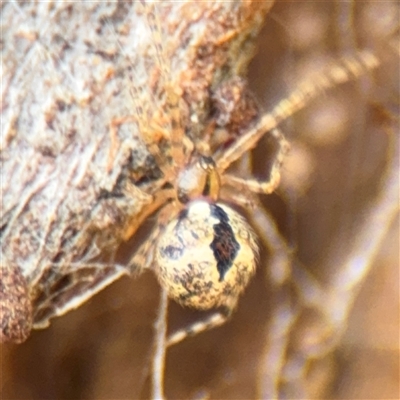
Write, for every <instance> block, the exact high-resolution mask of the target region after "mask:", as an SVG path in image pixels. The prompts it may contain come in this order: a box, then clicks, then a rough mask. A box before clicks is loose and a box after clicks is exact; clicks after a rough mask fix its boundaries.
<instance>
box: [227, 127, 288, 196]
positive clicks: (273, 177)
mask: <svg viewBox="0 0 400 400" xmlns="http://www.w3.org/2000/svg"><path fill="white" fill-rule="evenodd" d="M270 134H271V135H272V136H273V137H274V138H275V139H276V140H277V142H278V145H279V149H278V153H277V155H276V156H275V161H274V162H273V164H272V167H271V173H270V178H269V179H268V181H264V182H263V181H258V180H255V179H243V178H238V177H236V176H233V175H229V174H225V175H223V177H222V182H223V184H224V185H228V186H230V187H232V188H235V189H244V190H248V191H251V192H253V193H264V194H270V193H272V192H273V191H274V190H275V189H276V188H277V187H278V186H279V183H280V180H281V167H282V163H283V159H284V157H285V155H286V154H287V152H288V151H289V148H290V145H289V143H288V141H287V140H286V139H285V137H284V136H283V134H282V132H281V131H280V130H279V129H276V128H275V129H273V130H272V131H271V133H270ZM238 151H240V149H238Z"/></svg>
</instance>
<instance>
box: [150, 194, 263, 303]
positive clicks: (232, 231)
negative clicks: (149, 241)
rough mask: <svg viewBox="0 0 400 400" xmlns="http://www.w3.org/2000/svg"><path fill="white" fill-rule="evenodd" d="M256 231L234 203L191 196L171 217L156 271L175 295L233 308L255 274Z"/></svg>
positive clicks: (181, 300)
mask: <svg viewBox="0 0 400 400" xmlns="http://www.w3.org/2000/svg"><path fill="white" fill-rule="evenodd" d="M257 256H258V246H257V243H256V239H255V234H254V232H253V230H252V229H251V227H250V226H249V225H248V224H247V222H246V221H245V220H244V218H243V217H241V216H240V215H239V214H238V213H237V212H236V211H235V210H233V209H232V208H230V207H228V206H226V205H224V204H221V203H212V202H208V201H206V200H203V199H201V200H195V201H192V202H189V203H188V204H187V206H186V208H185V209H184V210H183V211H181V212H180V214H179V215H178V216H177V218H175V219H173V220H172V221H170V222H169V224H168V225H167V226H166V227H165V229H164V231H163V232H162V234H161V235H160V237H159V240H158V242H157V245H156V249H155V262H156V272H157V276H158V278H159V280H160V282H161V284H162V285H163V286H164V287H165V288H166V289H167V291H168V293H169V296H170V297H171V298H173V299H175V300H176V301H178V302H179V303H181V304H183V305H185V306H189V307H193V308H197V309H203V310H206V309H210V308H214V307H222V306H225V307H228V308H232V307H233V306H234V305H235V304H236V301H237V299H238V297H239V295H240V293H242V292H243V290H244V289H245V287H246V286H247V284H248V283H249V281H250V278H251V277H252V276H253V275H254V272H255V269H256V262H257Z"/></svg>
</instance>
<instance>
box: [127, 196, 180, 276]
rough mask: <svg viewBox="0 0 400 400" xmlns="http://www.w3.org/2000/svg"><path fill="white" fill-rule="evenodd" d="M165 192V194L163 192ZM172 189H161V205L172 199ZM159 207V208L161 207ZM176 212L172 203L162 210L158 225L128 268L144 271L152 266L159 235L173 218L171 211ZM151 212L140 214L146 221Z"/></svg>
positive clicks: (159, 200)
mask: <svg viewBox="0 0 400 400" xmlns="http://www.w3.org/2000/svg"><path fill="white" fill-rule="evenodd" d="M162 192H164V194H162ZM171 192H172V189H171V190H168V191H161V195H160V196H161V197H160V198H159V199H158V205H159V207H161V206H162V205H163V204H165V202H166V201H167V200H168V199H170V198H171V197H170V195H171ZM159 207H158V208H159ZM173 212H174V206H173V205H172V204H170V205H167V206H165V207H164V209H163V210H162V212H161V213H160V215H159V216H158V218H157V225H156V226H155V227H154V229H153V231H152V233H151V234H150V236H149V237H148V238H147V239H146V240H145V241H144V242H143V243H142V244H141V245H140V247H139V249H138V250H137V251H136V252H135V254H134V256H133V257H132V258H131V260H130V261H129V263H128V268H129V269H130V270H131V271H132V272H133V271H142V270H143V269H146V268H151V265H152V262H153V253H154V246H155V245H156V243H157V240H158V237H159V235H160V234H161V232H162V231H163V229H164V226H165V224H166V223H167V221H168V220H169V219H170V218H171V213H173ZM149 215H150V213H146V215H145V216H140V217H141V220H142V221H144V220H145V219H146V218H147V217H148V216H149Z"/></svg>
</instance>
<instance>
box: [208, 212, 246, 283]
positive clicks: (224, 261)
mask: <svg viewBox="0 0 400 400" xmlns="http://www.w3.org/2000/svg"><path fill="white" fill-rule="evenodd" d="M210 209H211V215H212V216H213V217H215V218H218V219H219V223H218V224H215V225H214V226H213V228H214V239H213V241H212V242H211V244H210V247H211V248H212V250H213V252H214V257H215V259H216V260H217V269H218V272H219V280H220V281H222V280H223V279H224V276H225V274H226V273H227V272H228V270H229V268H230V267H231V266H232V264H233V261H234V260H235V258H236V255H237V253H238V251H239V249H240V245H239V243H238V242H237V241H236V238H235V234H234V233H233V230H232V228H231V226H230V224H229V217H228V215H227V213H226V212H225V211H224V209H223V208H221V207H219V206H217V205H216V204H211V205H210Z"/></svg>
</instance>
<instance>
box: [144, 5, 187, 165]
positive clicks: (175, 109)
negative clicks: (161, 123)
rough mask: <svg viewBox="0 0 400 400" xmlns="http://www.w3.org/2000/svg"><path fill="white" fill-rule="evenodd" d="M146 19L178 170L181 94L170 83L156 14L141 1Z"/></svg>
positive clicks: (181, 147) (181, 154) (180, 161)
mask: <svg viewBox="0 0 400 400" xmlns="http://www.w3.org/2000/svg"><path fill="white" fill-rule="evenodd" d="M142 5H143V6H145V7H144V11H145V14H146V18H147V21H148V24H149V27H150V31H151V35H152V41H153V43H154V48H155V52H156V58H157V62H158V66H159V68H160V70H161V77H162V78H163V79H164V82H162V83H163V85H162V86H163V88H164V90H165V95H166V104H165V106H164V109H165V111H164V112H165V114H166V115H168V116H169V119H170V143H171V155H172V159H173V160H174V163H175V169H176V170H179V169H180V167H181V166H182V165H183V164H184V163H185V154H184V145H183V139H184V130H183V128H182V121H181V112H180V106H179V100H180V98H181V96H182V93H179V92H178V90H177V86H176V85H175V84H174V82H172V81H170V80H169V79H170V77H171V68H170V65H169V64H168V63H167V62H166V61H165V60H166V59H168V56H166V51H165V49H164V48H163V38H162V32H163V31H162V28H161V23H160V19H159V16H158V13H157V12H155V10H154V4H153V3H145V2H144V1H142Z"/></svg>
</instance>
